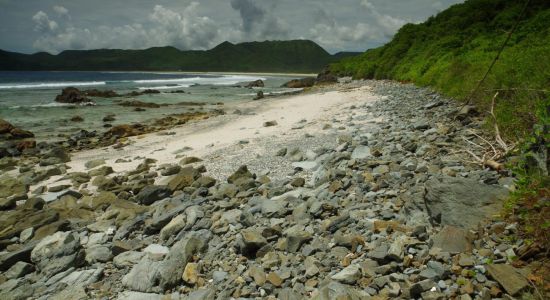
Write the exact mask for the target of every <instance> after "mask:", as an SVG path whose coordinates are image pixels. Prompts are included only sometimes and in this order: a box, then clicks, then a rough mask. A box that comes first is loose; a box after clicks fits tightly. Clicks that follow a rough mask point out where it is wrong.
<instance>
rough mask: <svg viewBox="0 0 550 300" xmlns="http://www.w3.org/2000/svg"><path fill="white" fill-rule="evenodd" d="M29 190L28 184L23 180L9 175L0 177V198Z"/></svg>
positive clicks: (21, 193) (22, 193)
mask: <svg viewBox="0 0 550 300" xmlns="http://www.w3.org/2000/svg"><path fill="white" fill-rule="evenodd" d="M28 191H29V186H28V185H27V184H25V183H24V182H23V181H21V180H19V179H17V178H13V177H10V176H3V177H0V198H8V197H10V196H12V195H24V194H27V192H28Z"/></svg>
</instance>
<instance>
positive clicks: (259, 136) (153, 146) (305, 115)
mask: <svg viewBox="0 0 550 300" xmlns="http://www.w3.org/2000/svg"><path fill="white" fill-rule="evenodd" d="M327 90H328V91H327ZM371 97H373V96H372V95H371V94H369V93H368V88H365V87H358V88H354V89H352V90H351V92H350V91H349V90H347V91H344V90H343V86H336V85H335V86H332V87H328V88H325V89H324V90H319V91H309V92H306V93H302V94H299V95H291V96H279V97H268V98H265V99H262V100H256V101H243V102H239V103H229V104H226V105H225V106H224V110H225V111H226V114H225V115H219V116H215V117H212V118H208V119H205V120H200V121H192V122H189V123H187V124H184V125H181V126H176V127H173V128H169V129H165V130H161V131H157V132H152V133H147V134H144V135H140V136H135V137H130V138H129V139H128V140H129V143H128V145H127V146H125V147H123V148H121V149H113V146H109V147H101V148H97V149H91V150H83V151H77V152H73V153H72V160H71V162H69V163H68V164H67V165H68V166H69V167H70V168H71V171H72V172H85V171H87V170H86V167H85V164H86V162H87V161H90V160H97V159H105V161H106V163H107V165H110V166H112V167H113V169H114V170H115V172H128V171H130V170H132V169H134V168H136V167H137V166H138V165H139V164H140V163H141V161H140V160H133V161H131V162H128V163H118V164H117V163H115V161H116V160H118V159H132V158H133V157H136V156H140V157H147V158H152V159H155V160H156V161H157V164H158V165H162V164H167V163H176V162H177V161H179V160H180V159H181V158H183V157H190V156H193V157H199V158H205V157H207V156H211V155H212V154H213V153H216V152H220V151H223V150H224V149H229V148H233V147H237V148H241V149H242V152H246V151H247V149H248V150H250V149H251V148H257V147H258V145H259V144H261V143H262V142H264V141H265V140H267V139H278V138H281V139H285V140H289V139H292V138H295V137H296V135H304V134H306V133H308V134H318V133H320V132H321V131H322V126H323V124H325V123H330V122H331V119H333V118H334V117H336V116H337V115H338V113H339V112H340V110H341V108H340V106H347V105H350V104H352V103H357V102H358V101H360V100H359V99H360V98H365V99H368V100H369V101H371V100H372V99H371ZM236 111H237V113H235V112H236ZM239 111H240V113H239ZM304 120H305V122H303V121H304ZM268 121H276V122H277V125H276V126H270V127H264V123H265V122H268ZM293 128H294V129H293ZM186 147H187V148H191V149H189V150H187V151H182V149H187V148H186ZM178 151H181V152H178ZM233 151H238V149H236V150H235V149H234V150H233ZM176 157H177V158H176ZM251 158H252V157H251ZM206 167H207V169H208V166H206ZM228 167H229V166H228ZM229 169H230V170H231V169H232V168H230V167H229ZM218 176H220V178H221V177H223V176H227V174H219V175H218ZM52 179H53V178H52ZM54 180H55V179H54Z"/></svg>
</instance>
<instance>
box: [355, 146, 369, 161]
mask: <svg viewBox="0 0 550 300" xmlns="http://www.w3.org/2000/svg"><path fill="white" fill-rule="evenodd" d="M370 157H372V154H371V152H370V148H369V147H367V146H357V147H356V148H355V149H354V150H353V152H352V153H351V158H352V159H367V158H370Z"/></svg>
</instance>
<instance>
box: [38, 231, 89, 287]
mask: <svg viewBox="0 0 550 300" xmlns="http://www.w3.org/2000/svg"><path fill="white" fill-rule="evenodd" d="M79 250H80V237H79V235H78V234H77V233H73V232H63V231H59V232H56V233H54V234H52V235H50V236H47V237H46V238H44V239H43V240H41V241H40V243H38V245H36V247H34V249H33V250H32V252H31V260H32V262H33V263H35V265H36V267H37V268H38V270H40V272H41V273H42V274H44V275H45V276H47V277H50V276H53V275H55V274H57V273H59V272H62V271H65V270H67V269H69V268H71V267H78V266H80V265H81V264H82V263H83V258H84V255H83V254H84V253H83V252H81V251H79Z"/></svg>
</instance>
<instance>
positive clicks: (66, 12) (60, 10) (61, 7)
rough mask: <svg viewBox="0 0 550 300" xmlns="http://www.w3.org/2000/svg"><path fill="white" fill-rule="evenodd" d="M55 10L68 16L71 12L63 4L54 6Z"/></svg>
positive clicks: (61, 14) (60, 14)
mask: <svg viewBox="0 0 550 300" xmlns="http://www.w3.org/2000/svg"><path fill="white" fill-rule="evenodd" d="M53 10H54V11H55V12H56V13H57V14H58V15H59V16H66V15H68V14H69V10H68V9H66V8H65V7H63V6H58V5H56V6H54V7H53Z"/></svg>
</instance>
